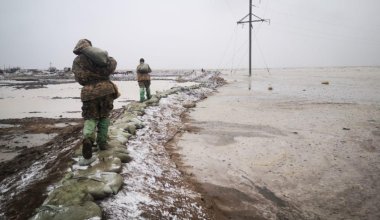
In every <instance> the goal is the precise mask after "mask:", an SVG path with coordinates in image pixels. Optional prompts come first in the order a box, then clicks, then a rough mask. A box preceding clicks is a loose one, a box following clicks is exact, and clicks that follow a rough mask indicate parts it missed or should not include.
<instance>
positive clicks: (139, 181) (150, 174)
mask: <svg viewBox="0 0 380 220" xmlns="http://www.w3.org/2000/svg"><path fill="white" fill-rule="evenodd" d="M204 79H206V80H209V77H208V76H207V77H205V78H204ZM212 91H213V90H212V89H211V88H206V86H205V87H200V88H199V89H195V90H184V91H182V92H180V93H178V94H174V95H170V96H168V97H167V98H162V99H161V101H160V103H159V106H155V107H149V108H147V109H146V110H145V115H144V116H142V117H141V118H140V120H142V121H144V122H145V128H143V129H140V130H138V132H137V135H136V138H135V139H133V140H130V141H129V142H128V143H127V148H128V151H129V152H130V156H132V157H133V161H132V162H130V163H128V164H125V165H124V168H123V171H122V173H121V175H122V176H123V178H124V186H123V188H122V190H121V191H120V192H119V193H118V194H117V195H115V196H114V197H110V198H108V199H106V200H103V201H102V202H101V204H100V205H101V207H102V208H103V211H104V212H105V213H106V214H105V215H106V217H107V218H108V219H152V218H158V219H208V218H209V216H208V215H207V213H206V211H205V207H203V206H202V202H201V200H202V199H201V195H200V194H199V193H197V192H195V191H194V190H193V189H192V188H191V186H190V185H189V184H188V183H187V182H185V180H184V177H183V176H182V175H181V173H180V172H179V170H178V169H177V168H176V165H175V163H174V162H173V161H172V160H171V158H170V154H169V153H168V151H167V150H166V149H165V144H166V143H167V142H168V141H169V140H170V139H172V138H173V137H174V135H175V134H176V133H177V132H178V131H179V130H180V129H181V127H182V123H181V114H182V113H183V112H185V110H186V109H185V108H184V107H183V106H182V105H183V104H184V103H188V102H194V101H198V100H200V99H202V98H204V97H205V95H207V94H209V93H211V92H212Z"/></svg>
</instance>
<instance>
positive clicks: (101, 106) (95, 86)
mask: <svg viewBox="0 0 380 220" xmlns="http://www.w3.org/2000/svg"><path fill="white" fill-rule="evenodd" d="M73 52H74V54H76V55H78V56H77V57H76V58H75V59H74V61H73V67H72V71H73V73H74V75H75V80H76V81H77V82H78V83H79V84H80V85H82V86H83V87H82V90H81V100H82V104H83V105H82V117H83V118H84V127H83V141H82V155H83V158H81V159H80V160H79V164H80V165H84V166H85V165H89V164H91V163H92V162H93V161H95V158H94V157H92V147H93V145H94V143H95V141H96V144H97V146H98V148H99V149H100V150H105V149H106V148H107V147H106V145H107V136H108V126H109V124H110V119H109V115H110V113H111V110H112V109H113V101H114V100H115V99H116V98H118V97H119V96H120V94H119V92H118V89H117V87H116V85H115V84H114V83H112V82H111V80H110V75H111V74H112V73H113V72H114V71H115V69H116V65H117V62H116V60H115V59H114V58H112V57H109V56H108V53H107V51H104V50H101V49H99V48H96V47H92V44H91V41H89V40H87V39H81V40H79V42H78V43H77V45H76V46H75V48H74V50H73Z"/></svg>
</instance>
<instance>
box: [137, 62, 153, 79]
mask: <svg viewBox="0 0 380 220" xmlns="http://www.w3.org/2000/svg"><path fill="white" fill-rule="evenodd" d="M140 65H142V64H140ZM140 65H138V66H137V68H136V73H137V81H142V80H150V74H149V73H139V71H138V70H137V69H138V68H139V66H140ZM148 66H149V65H148ZM149 70H150V72H152V70H151V69H150V67H149Z"/></svg>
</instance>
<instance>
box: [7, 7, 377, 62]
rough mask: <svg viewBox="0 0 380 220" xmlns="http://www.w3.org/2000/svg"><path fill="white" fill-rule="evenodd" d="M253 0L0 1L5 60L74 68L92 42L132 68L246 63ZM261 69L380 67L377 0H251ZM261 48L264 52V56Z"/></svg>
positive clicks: (255, 56)
mask: <svg viewBox="0 0 380 220" xmlns="http://www.w3.org/2000/svg"><path fill="white" fill-rule="evenodd" d="M248 2H249V0H160V1H159V0H108V1H106V0H65V1H63V0H61V1H58V0H0V65H1V67H3V66H4V65H5V66H6V67H7V66H8V65H10V66H20V67H22V68H47V67H48V66H49V63H50V62H52V64H53V66H56V67H58V68H63V67H66V66H68V67H70V66H71V64H72V60H73V59H74V57H75V55H74V54H73V53H72V49H73V48H74V46H75V44H76V42H77V41H78V40H79V39H81V38H88V39H90V40H91V41H92V42H93V45H94V46H96V47H100V48H103V49H105V50H107V51H108V52H109V54H110V55H111V56H113V57H114V58H115V59H116V60H117V61H118V69H132V68H135V66H136V65H137V63H138V60H139V58H140V57H144V58H145V59H146V61H147V62H148V63H149V64H150V65H151V66H152V68H153V69H157V68H174V69H177V68H202V67H203V68H231V67H233V68H238V67H247V62H248V26H247V25H245V26H240V25H239V26H237V24H236V22H237V21H238V20H240V19H241V18H242V17H244V16H245V15H246V14H248ZM254 3H255V4H256V5H257V6H258V7H255V8H254V9H253V12H254V13H255V14H257V15H259V16H261V17H264V18H269V19H271V23H270V25H269V24H265V23H264V24H259V23H257V24H255V25H254V30H255V37H256V38H255V39H254V40H253V42H254V44H253V65H254V67H265V66H266V65H268V66H269V67H300V66H346V65H350V66H355V65H360V66H367V65H380V59H379V57H380V42H379V39H380V13H379V10H380V1H377V0H362V1H357V0H307V1H305V0H261V4H260V3H259V1H258V0H254ZM260 51H261V52H260Z"/></svg>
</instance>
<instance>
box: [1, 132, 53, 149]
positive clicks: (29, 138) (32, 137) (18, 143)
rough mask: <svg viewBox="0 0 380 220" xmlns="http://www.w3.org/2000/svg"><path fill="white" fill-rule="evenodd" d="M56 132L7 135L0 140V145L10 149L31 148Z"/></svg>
mask: <svg viewBox="0 0 380 220" xmlns="http://www.w3.org/2000/svg"><path fill="white" fill-rule="evenodd" d="M55 136H57V134H55V133H53V134H23V135H19V136H13V135H8V136H4V137H3V138H2V139H1V140H0V146H3V147H5V148H7V149H10V150H18V149H22V148H31V147H35V146H40V145H43V144H45V143H47V142H49V141H50V140H51V139H53V138H54V137H55Z"/></svg>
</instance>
